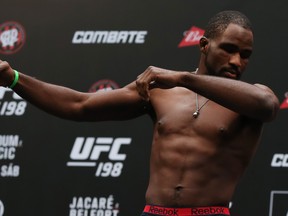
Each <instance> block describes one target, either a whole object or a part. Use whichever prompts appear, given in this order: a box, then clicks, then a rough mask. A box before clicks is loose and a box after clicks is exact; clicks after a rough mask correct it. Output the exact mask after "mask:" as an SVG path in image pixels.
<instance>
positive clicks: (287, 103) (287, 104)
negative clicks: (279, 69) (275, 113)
mask: <svg viewBox="0 0 288 216" xmlns="http://www.w3.org/2000/svg"><path fill="white" fill-rule="evenodd" d="M285 97H286V98H285V100H284V101H283V102H282V104H281V105H280V109H288V92H286V93H285Z"/></svg>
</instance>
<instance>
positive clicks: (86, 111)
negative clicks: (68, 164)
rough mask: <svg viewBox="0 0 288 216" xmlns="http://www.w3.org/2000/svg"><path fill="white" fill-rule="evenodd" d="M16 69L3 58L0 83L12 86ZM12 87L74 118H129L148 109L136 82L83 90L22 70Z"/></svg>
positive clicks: (39, 104)
mask: <svg viewBox="0 0 288 216" xmlns="http://www.w3.org/2000/svg"><path fill="white" fill-rule="evenodd" d="M13 80H14V70H13V69H12V68H11V67H10V65H9V64H8V63H7V62H4V61H0V85H1V86H5V87H6V86H10V85H11V83H12V82H13ZM13 90H14V91H15V92H16V93H17V94H18V95H20V96H21V97H22V98H23V99H25V100H27V101H28V102H30V103H31V104H33V105H35V106H37V107H38V108H40V109H41V110H44V111H45V112H48V113H50V114H53V115H55V116H58V117H60V118H65V119H70V120H75V121H105V120H126V119H131V118H135V117H138V116H140V115H143V114H145V113H146V110H145V106H146V104H145V103H146V102H144V101H143V100H142V99H141V97H140V96H139V94H138V92H137V90H136V85H135V82H133V83H131V84H129V85H127V86H125V87H123V88H120V89H116V90H112V91H102V92H96V93H84V92H79V91H75V90H73V89H70V88H66V87H63V86H59V85H54V84H50V83H46V82H43V81H40V80H37V79H35V78H32V77H30V76H28V75H25V74H23V73H20V72H19V80H18V82H17V84H16V85H15V87H13Z"/></svg>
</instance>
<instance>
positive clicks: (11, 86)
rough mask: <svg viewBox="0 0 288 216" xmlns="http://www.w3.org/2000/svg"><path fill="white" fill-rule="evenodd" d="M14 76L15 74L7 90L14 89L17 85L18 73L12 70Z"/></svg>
mask: <svg viewBox="0 0 288 216" xmlns="http://www.w3.org/2000/svg"><path fill="white" fill-rule="evenodd" d="M14 74H15V77H14V80H13V83H12V84H11V85H10V86H9V88H11V89H12V88H14V86H15V85H16V84H17V82H18V80H19V73H18V71H17V70H14Z"/></svg>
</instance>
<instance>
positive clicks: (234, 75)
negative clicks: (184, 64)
mask: <svg viewBox="0 0 288 216" xmlns="http://www.w3.org/2000/svg"><path fill="white" fill-rule="evenodd" d="M208 42H209V43H208V47H207V53H206V59H205V65H206V67H207V70H208V74H210V75H216V76H221V77H226V78H231V79H240V78H241V75H242V73H243V72H244V70H245V68H246V66H247V64H248V62H249V57H250V55H251V54H252V46H253V33H252V32H251V31H250V30H247V29H245V28H243V27H241V26H239V25H236V24H230V25H228V27H227V29H226V30H225V31H224V32H223V33H222V34H221V35H219V36H218V37H216V38H213V39H209V38H208Z"/></svg>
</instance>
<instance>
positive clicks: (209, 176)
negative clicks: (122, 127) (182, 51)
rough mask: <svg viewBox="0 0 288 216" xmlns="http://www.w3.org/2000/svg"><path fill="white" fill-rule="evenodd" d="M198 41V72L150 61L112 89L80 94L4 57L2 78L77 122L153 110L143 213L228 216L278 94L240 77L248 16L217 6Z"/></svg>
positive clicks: (248, 46)
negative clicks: (41, 78)
mask: <svg viewBox="0 0 288 216" xmlns="http://www.w3.org/2000/svg"><path fill="white" fill-rule="evenodd" d="M199 44H200V52H201V53H200V55H201V57H200V62H199V65H198V69H197V70H196V71H195V72H187V71H181V72H179V71H171V70H165V69H161V68H157V67H153V66H150V67H148V68H147V70H146V71H144V73H142V74H141V75H139V76H138V78H137V80H136V81H134V82H132V83H130V84H128V85H127V86H125V87H123V88H120V89H116V90H113V91H108V92H97V93H82V92H78V91H75V90H72V89H69V88H65V87H61V86H57V85H53V84H48V83H45V82H43V81H39V80H36V79H34V78H32V77H30V76H28V75H25V74H24V73H18V72H17V71H15V70H13V69H12V68H11V67H10V65H9V64H8V63H7V62H5V61H0V85H2V86H8V87H9V86H10V87H11V83H13V86H12V88H13V90H14V91H15V92H16V93H18V94H19V95H20V96H21V97H23V98H24V99H26V100H27V101H29V102H31V103H32V104H34V105H36V106H38V107H39V108H40V109H42V110H44V111H46V112H49V113H51V114H53V115H56V116H59V117H61V118H66V119H71V120H75V121H105V120H127V119H131V118H135V117H138V116H140V115H144V114H148V115H150V116H151V119H152V121H153V123H154V135H153V143H152V152H151V160H150V179H149V185H148V188H147V192H146V206H145V208H144V211H143V213H142V215H143V216H144V215H186V216H188V215H191V216H192V215H230V213H229V209H228V208H227V206H228V203H229V201H231V199H232V196H233V193H234V190H235V187H236V186H237V183H238V181H239V179H240V178H241V176H242V174H243V173H244V171H245V169H246V167H247V165H248V164H249V161H250V160H251V158H252V156H253V155H254V153H255V151H256V149H257V146H258V144H259V142H260V137H261V132H262V128H263V123H265V122H269V121H271V120H273V119H274V118H275V117H276V114H277V111H278V109H279V101H278V99H277V97H276V96H275V94H274V93H273V92H272V91H271V89H269V88H268V87H266V86H264V85H261V84H248V83H245V82H242V81H240V77H241V75H242V73H243V71H244V70H245V68H246V66H247V64H248V61H249V57H250V55H251V54H252V45H253V32H252V29H251V25H250V22H249V20H248V19H247V18H246V16H244V15H243V14H241V13H239V12H237V11H224V12H220V13H218V14H217V15H216V16H214V17H213V18H212V19H211V20H210V22H209V23H208V26H207V28H206V31H205V36H204V37H202V38H201V40H200V43H199ZM17 73H18V75H19V77H18V76H17ZM47 98H49V100H47Z"/></svg>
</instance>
